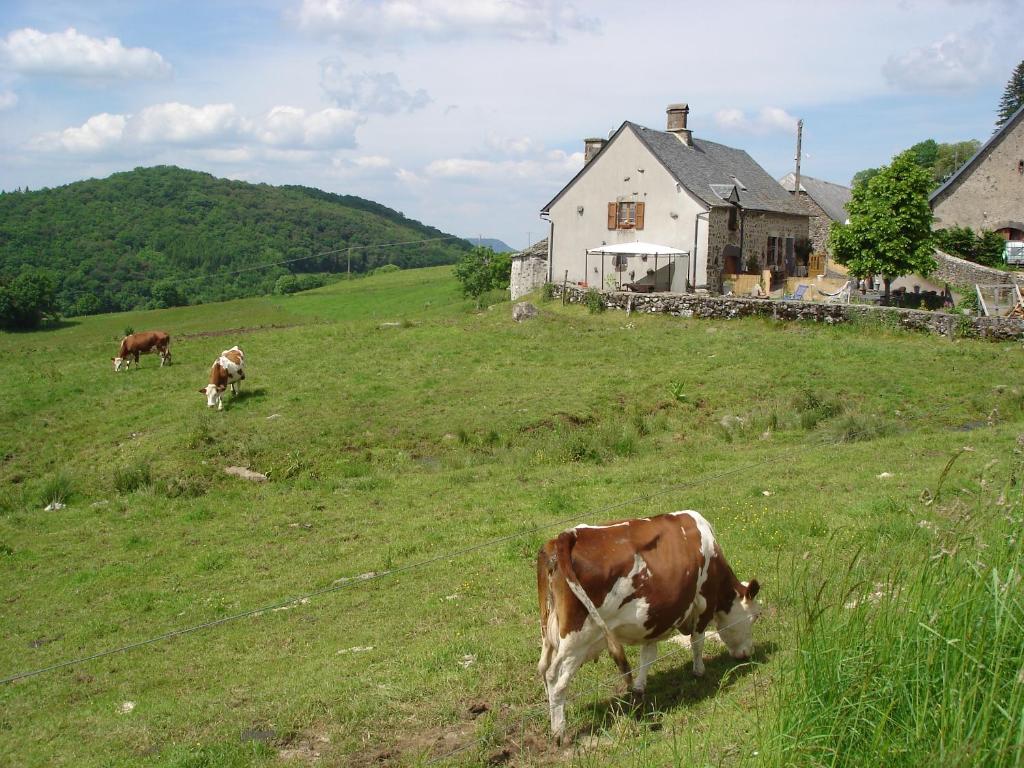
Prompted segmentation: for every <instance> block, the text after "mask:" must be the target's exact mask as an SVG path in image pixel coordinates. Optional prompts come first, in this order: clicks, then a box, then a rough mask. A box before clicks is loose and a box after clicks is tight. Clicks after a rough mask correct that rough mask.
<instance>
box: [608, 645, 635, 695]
mask: <svg viewBox="0 0 1024 768" xmlns="http://www.w3.org/2000/svg"><path fill="white" fill-rule="evenodd" d="M608 653H610V654H611V656H612V658H613V659H615V666H617V667H618V668H619V672H621V673H622V677H624V678H625V679H626V690H627V691H629V690H632V688H633V670H632V669H630V668H629V660H628V659H626V651H625V649H624V648H623V647H622V646H621V645H619V644H618V643H608Z"/></svg>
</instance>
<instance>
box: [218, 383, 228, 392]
mask: <svg viewBox="0 0 1024 768" xmlns="http://www.w3.org/2000/svg"><path fill="white" fill-rule="evenodd" d="M225 389H227V386H226V385H224V384H218V385H217V391H218V392H223V391H224V390H225Z"/></svg>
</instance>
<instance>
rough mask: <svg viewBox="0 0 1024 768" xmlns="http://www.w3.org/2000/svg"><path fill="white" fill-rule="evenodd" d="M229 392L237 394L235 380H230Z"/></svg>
mask: <svg viewBox="0 0 1024 768" xmlns="http://www.w3.org/2000/svg"><path fill="white" fill-rule="evenodd" d="M231 394H232V395H237V394H238V384H237V383H236V382H234V381H232V382H231Z"/></svg>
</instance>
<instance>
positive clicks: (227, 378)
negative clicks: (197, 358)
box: [199, 345, 245, 411]
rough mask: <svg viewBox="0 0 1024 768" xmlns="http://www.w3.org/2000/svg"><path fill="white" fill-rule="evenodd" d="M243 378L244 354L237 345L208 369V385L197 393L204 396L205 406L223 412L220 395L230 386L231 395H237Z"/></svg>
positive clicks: (226, 350)
mask: <svg viewBox="0 0 1024 768" xmlns="http://www.w3.org/2000/svg"><path fill="white" fill-rule="evenodd" d="M244 378H245V353H244V352H242V350H241V349H239V348H238V346H237V345H235V346H233V347H232V348H231V349H225V350H224V351H223V352H221V353H220V357H218V358H217V359H216V360H215V361H214V362H213V365H212V366H211V367H210V383H209V384H207V385H206V386H205V387H203V388H202V389H200V390H199V391H200V392H202V393H203V394H204V395H206V406H207V407H208V408H213V407H214V406H216V407H217V410H218V411H223V410H224V401H223V400H222V399H221V395H223V394H224V390H226V389H227V388H228V386H229V385H230V386H231V392H232V394H235V395H237V394H238V384H239V382H241V381H242V380H243V379H244Z"/></svg>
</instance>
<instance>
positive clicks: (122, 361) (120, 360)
mask: <svg viewBox="0 0 1024 768" xmlns="http://www.w3.org/2000/svg"><path fill="white" fill-rule="evenodd" d="M110 361H111V362H112V363H113V364H114V371H115V372H116V371H120V370H121V366H122V365H124V366H125V367H127V364H128V358H126V357H112V358H110Z"/></svg>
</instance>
